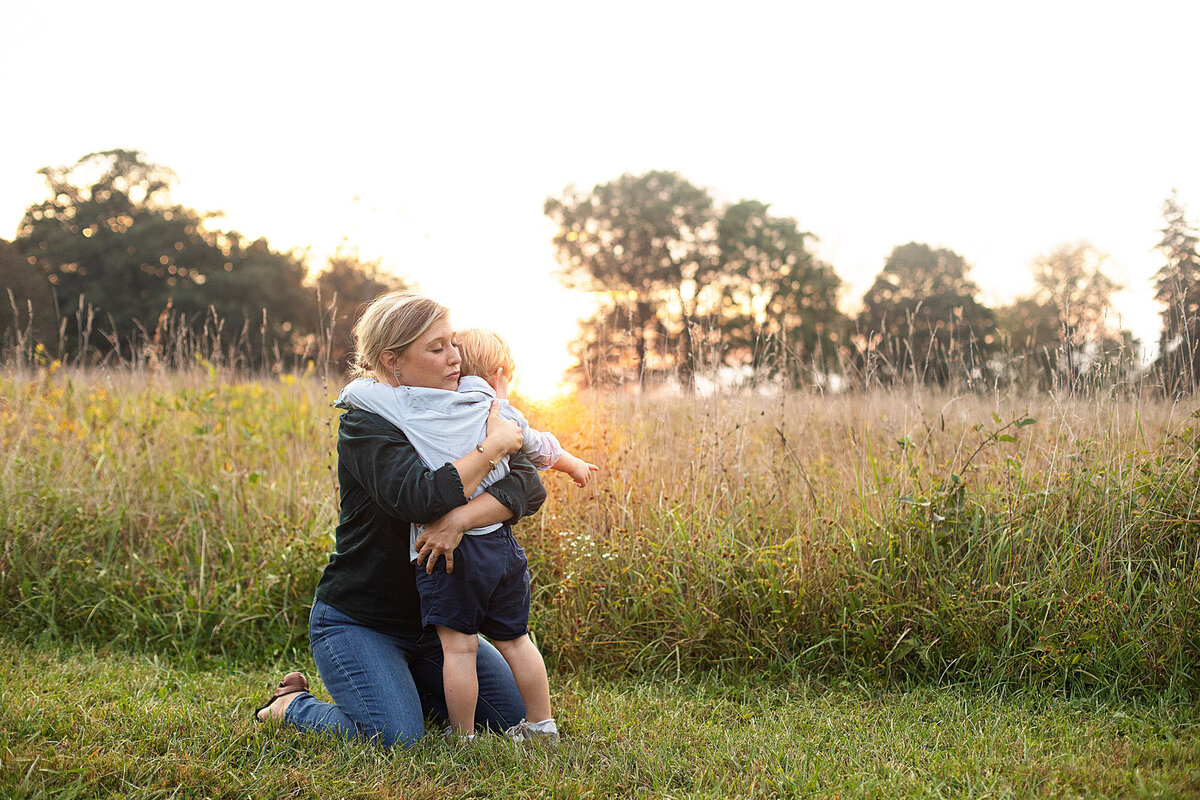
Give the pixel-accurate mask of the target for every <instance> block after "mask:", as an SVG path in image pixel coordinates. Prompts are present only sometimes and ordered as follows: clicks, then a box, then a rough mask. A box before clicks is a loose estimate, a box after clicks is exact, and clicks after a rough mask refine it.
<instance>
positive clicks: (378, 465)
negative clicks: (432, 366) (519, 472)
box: [337, 410, 486, 523]
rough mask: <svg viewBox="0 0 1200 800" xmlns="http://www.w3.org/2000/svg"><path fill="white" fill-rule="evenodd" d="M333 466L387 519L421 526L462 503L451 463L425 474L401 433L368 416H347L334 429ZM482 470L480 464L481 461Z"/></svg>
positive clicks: (462, 495) (459, 484)
mask: <svg viewBox="0 0 1200 800" xmlns="http://www.w3.org/2000/svg"><path fill="white" fill-rule="evenodd" d="M337 451H338V467H339V469H345V470H346V471H348V472H349V473H350V474H351V475H352V476H353V478H354V480H355V481H356V482H357V483H358V484H359V485H361V486H362V487H363V489H364V490H365V491H366V493H367V494H368V495H369V496H370V497H371V499H372V500H374V501H375V503H377V504H378V505H379V506H380V508H382V509H383V510H384V511H385V512H387V513H388V514H389V515H391V516H393V517H396V518H397V519H402V520H407V521H409V522H417V523H426V522H431V521H432V520H435V519H437V518H438V517H441V516H443V515H444V514H446V512H448V511H450V510H451V509H453V508H456V507H458V506H461V505H464V504H466V502H467V494H465V493H464V491H463V484H462V479H461V477H460V476H459V473H458V471H457V470H456V469H455V467H454V466H453V465H452V464H444V465H442V466H441V467H438V468H437V469H430V468H429V467H427V466H426V465H425V463H424V462H423V461H422V460H421V457H420V456H419V455H418V454H417V451H416V448H414V447H413V446H412V443H411V442H409V441H408V437H406V436H405V435H404V433H403V432H402V431H401V430H400V429H399V428H397V427H396V426H394V425H392V424H391V423H390V422H388V421H387V420H386V419H384V418H383V417H381V416H378V415H377V414H373V413H371V412H369V411H361V410H354V411H347V412H346V413H345V414H343V415H342V418H341V421H340V423H339V426H338V445H337ZM485 465H486V462H485Z"/></svg>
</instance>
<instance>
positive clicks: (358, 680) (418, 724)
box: [284, 600, 525, 747]
mask: <svg viewBox="0 0 1200 800" xmlns="http://www.w3.org/2000/svg"><path fill="white" fill-rule="evenodd" d="M308 640H309V646H310V647H311V648H312V654H313V660H314V661H315V662H316V664H317V670H319V671H320V673H321V680H322V681H324V683H325V688H326V689H328V690H329V694H330V695H332V696H333V700H334V703H336V705H334V704H332V703H325V702H322V701H321V700H318V699H316V698H315V697H313V696H312V695H311V694H309V693H308V692H303V693H301V694H299V695H297V697H296V699H295V700H293V701H292V703H291V705H289V706H288V709H287V713H286V714H285V715H284V721H286V722H287V723H288V724H289V725H292V726H293V727H296V728H299V729H300V730H305V731H325V732H329V733H333V734H334V735H337V736H341V737H345V738H351V737H355V736H362V737H365V738H368V739H372V740H374V741H376V742H378V743H379V744H382V745H384V746H385V747H392V746H394V745H397V744H399V745H403V746H404V747H411V746H412V745H414V744H416V742H417V740H418V739H420V738H421V737H422V736H423V735H425V715H426V714H432V715H434V716H435V717H437V718H439V719H443V720H444V719H446V718H447V713H446V693H445V690H444V689H443V687H442V645H441V642H440V641H439V640H438V637H437V634H436V633H433V632H432V631H429V632H424V633H419V634H415V633H411V632H408V631H387V630H380V629H377V628H371V627H368V626H366V625H363V624H361V623H359V622H358V621H356V620H354V619H352V618H351V617H348V616H346V615H345V614H343V613H342V612H340V611H338V610H337V609H336V608H334V607H333V606H331V605H329V604H327V603H323V602H321V601H320V600H316V601H314V602H313V607H312V612H311V613H310V614H309V616H308ZM476 670H477V671H478V674H479V704H478V705H477V706H476V709H475V722H476V724H481V725H484V726H485V727H487V728H490V729H491V730H495V731H502V730H504V729H506V728H510V727H512V726H513V725H516V724H517V723H518V722H520V721H521V719H522V718H523V717H524V716H525V703H524V702H523V701H522V700H521V693H520V692H519V691H517V684H516V681H514V680H513V675H512V670H510V669H509V668H508V664H507V663H506V662H505V660H504V657H503V656H501V655H500V653H499V651H497V650H496V648H494V647H492V645H490V644H488V643H487V642H486V641H483V640H480V642H479V655H478V658H477V660H476Z"/></svg>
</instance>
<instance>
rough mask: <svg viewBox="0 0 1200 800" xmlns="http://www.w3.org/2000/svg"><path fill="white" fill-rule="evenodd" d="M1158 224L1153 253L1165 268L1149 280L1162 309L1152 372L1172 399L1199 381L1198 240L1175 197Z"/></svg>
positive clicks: (1199, 307)
mask: <svg viewBox="0 0 1200 800" xmlns="http://www.w3.org/2000/svg"><path fill="white" fill-rule="evenodd" d="M1163 218H1164V220H1165V221H1166V226H1165V227H1164V228H1162V239H1161V240H1160V241H1159V243H1158V250H1159V252H1161V253H1162V254H1163V256H1164V257H1165V259H1166V263H1165V264H1164V265H1163V266H1162V268H1161V269H1159V270H1158V272H1157V273H1155V276H1154V277H1155V293H1154V298H1155V299H1156V300H1158V302H1160V303H1162V306H1163V308H1162V312H1161V315H1162V322H1163V327H1162V333H1161V334H1160V335H1159V340H1158V351H1159V356H1158V360H1157V362H1156V363H1155V372H1156V373H1157V375H1158V377H1159V380H1161V381H1162V385H1163V387H1164V389H1165V390H1166V391H1167V392H1168V393H1169V394H1176V393H1178V392H1191V391H1194V390H1195V389H1196V385H1197V378H1198V377H1200V322H1198V317H1200V254H1197V250H1196V248H1197V243H1198V241H1200V239H1198V237H1197V233H1196V230H1195V228H1193V227H1192V225H1191V223H1190V222H1188V220H1187V215H1186V211H1185V209H1184V207H1183V205H1182V204H1181V203H1180V202H1179V198H1178V196H1177V194H1176V193H1175V192H1172V193H1171V196H1170V197H1168V198H1167V200H1166V202H1165V203H1164V204H1163Z"/></svg>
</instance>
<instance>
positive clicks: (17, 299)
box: [0, 239, 58, 358]
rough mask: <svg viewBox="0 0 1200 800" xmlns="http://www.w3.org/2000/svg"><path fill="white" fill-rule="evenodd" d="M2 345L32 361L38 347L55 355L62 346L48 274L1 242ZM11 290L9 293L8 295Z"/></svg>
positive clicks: (13, 248) (0, 301)
mask: <svg viewBox="0 0 1200 800" xmlns="http://www.w3.org/2000/svg"><path fill="white" fill-rule="evenodd" d="M0 287H3V289H0V292H2V293H0V308H7V309H8V313H7V314H6V313H4V312H3V311H0V319H2V318H5V317H7V319H6V321H5V322H4V323H3V324H0V343H3V346H4V349H6V350H7V349H9V348H15V349H16V351H17V356H18V358H28V357H29V356H30V354H31V352H30V351H31V349H32V348H33V347H35V346H36V345H38V344H41V345H43V346H44V347H46V348H47V349H49V350H51V351H54V350H55V349H56V345H57V342H58V320H57V318H56V317H55V315H54V294H53V292H52V291H51V288H50V281H48V280H47V279H46V275H45V273H43V272H42V271H40V270H37V269H34V268H32V267H31V266H30V264H29V262H28V261H26V260H25V258H23V257H22V256H21V253H20V252H19V251H18V250H17V248H16V246H15V245H14V244H12V243H11V242H7V241H5V240H3V239H0ZM4 290H7V291H4Z"/></svg>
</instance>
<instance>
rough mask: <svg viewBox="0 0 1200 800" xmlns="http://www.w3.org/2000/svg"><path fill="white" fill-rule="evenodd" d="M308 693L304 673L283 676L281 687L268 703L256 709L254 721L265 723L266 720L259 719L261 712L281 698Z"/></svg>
mask: <svg viewBox="0 0 1200 800" xmlns="http://www.w3.org/2000/svg"><path fill="white" fill-rule="evenodd" d="M307 691H308V678H306V677H304V675H303V673H300V672H289V673H288V674H287V675H284V676H283V680H281V681H280V682H279V686H277V687H276V688H275V691H274V692H272V693H271V697H270V698H269V699H268V700H267V702H265V703H263V704H262V705H261V706H259V707H258V708H256V709H254V721H255V722H265V721H266V720H262V719H259V718H258V714H259V712H261V711H262V710H263V709H264V708H268V707H270V705H271V703H274V702H275V701H276V700H278V699H279V698H281V697H287V696H288V695H289V694H296V693H297V692H307Z"/></svg>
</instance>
